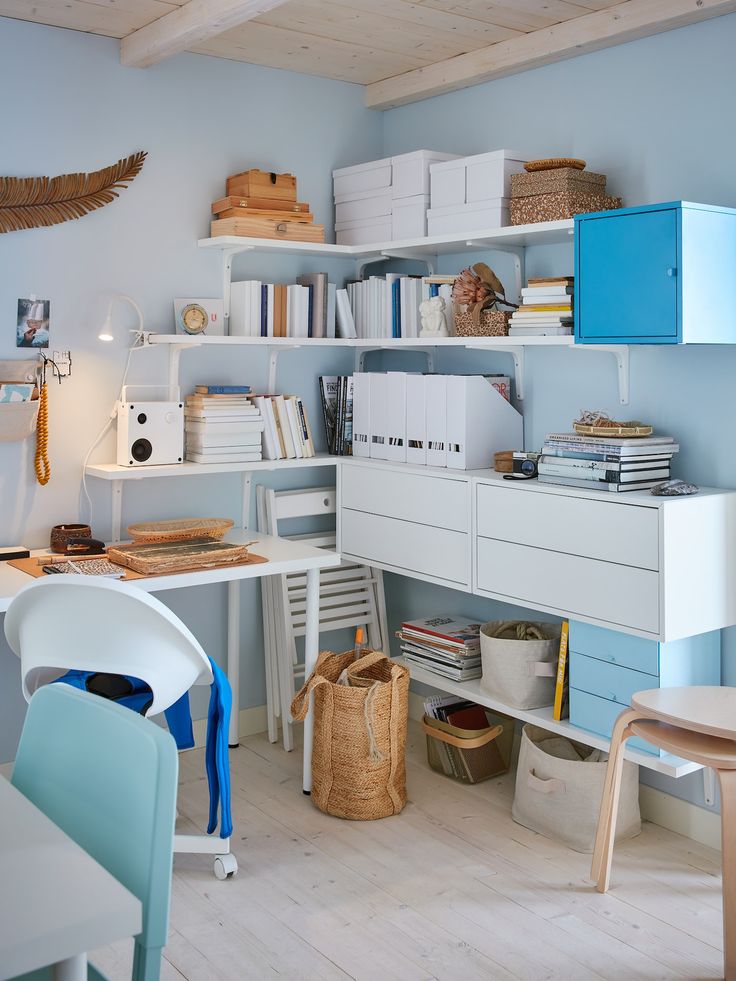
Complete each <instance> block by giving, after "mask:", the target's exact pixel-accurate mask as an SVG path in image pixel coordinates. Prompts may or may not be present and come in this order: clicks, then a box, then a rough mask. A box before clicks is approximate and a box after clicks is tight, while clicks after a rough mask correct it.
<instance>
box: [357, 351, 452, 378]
mask: <svg viewBox="0 0 736 981" xmlns="http://www.w3.org/2000/svg"><path fill="white" fill-rule="evenodd" d="M388 350H391V349H390V348H388V347H381V346H380V345H377V346H376V347H359V348H356V349H355V371H365V356H366V354H371V353H372V352H373V351H388ZM400 350H401V352H402V353H404V354H406V353H407V352H408V353H414V352H417V353H419V354H423V355H424V356H425V358H426V359H427V371H428V372H430V374H431V373H432V372H433V371H434V353H435V352H434V348H433V347H404V348H401V349H400Z"/></svg>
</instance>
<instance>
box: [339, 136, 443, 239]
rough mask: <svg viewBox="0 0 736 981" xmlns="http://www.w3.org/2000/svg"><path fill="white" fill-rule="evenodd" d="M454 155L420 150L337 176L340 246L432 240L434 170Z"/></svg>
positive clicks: (361, 166)
mask: <svg viewBox="0 0 736 981" xmlns="http://www.w3.org/2000/svg"><path fill="white" fill-rule="evenodd" d="M451 159H454V155H453V154H450V153H440V152H438V151H436V150H415V151H413V152H412V153H401V154H398V155H397V156H395V157H384V158H383V159H382V160H371V161H369V162H368V163H364V164H357V165H356V166H354V167H341V168H340V169H339V170H333V172H332V178H333V186H334V193H335V238H336V241H337V244H338V245H367V244H372V243H374V242H376V243H379V242H388V241H392V240H397V239H414V238H423V237H424V236H425V235H426V234H427V207H428V206H429V168H430V166H431V165H432V164H434V163H436V162H439V161H444V160H451Z"/></svg>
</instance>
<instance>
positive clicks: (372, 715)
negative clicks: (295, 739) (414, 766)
mask: <svg viewBox="0 0 736 981" xmlns="http://www.w3.org/2000/svg"><path fill="white" fill-rule="evenodd" d="M344 670H346V672H347V679H348V684H347V685H344V684H342V685H339V684H337V680H338V678H339V677H340V675H341V674H342V672H343V671H344ZM312 692H314V744H313V748H312V801H313V802H314V804H315V805H316V806H317V807H318V808H319V809H320V810H321V811H324V812H325V813H326V814H333V815H335V817H341V818H349V819H350V820H352V821H372V820H374V819H376V818H382V817H389V816H390V815H391V814H398V813H399V812H400V811H401V810H402V809H403V807H404V805H405V804H406V759H405V747H406V726H407V719H408V715H409V671H408V670H407V669H406V668H405V667H403V666H401V665H399V664H395V663H394V662H393V661H391V660H389V658H387V657H386V655H385V654H382V653H381V652H380V651H370V652H368V653H366V654H364V655H363V656H362V657H360V658H359V659H358V660H357V661H356V660H354V653H353V651H346V652H345V653H344V654H334V653H333V652H332V651H323V652H322V653H321V654H320V655H319V657H318V658H317V665H316V667H315V669H314V671H313V672H312V674H311V675H310V677H309V678H308V679H307V681H306V682H305V683H304V686H303V687H302V689H301V691H299V692H298V694H297V695H296V696H295V698H294V701H293V702H292V703H291V714H292V716H293V718H294V719H297V720H301V719H303V718H304V717H305V715H306V714H307V710H308V708H309V696H310V694H311V693H312Z"/></svg>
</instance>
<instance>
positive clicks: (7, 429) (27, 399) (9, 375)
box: [0, 360, 39, 443]
mask: <svg viewBox="0 0 736 981" xmlns="http://www.w3.org/2000/svg"><path fill="white" fill-rule="evenodd" d="M38 406H39V401H38V361H35V360H34V361H0V443H10V442H15V441H18V440H22V439H27V438H28V437H29V436H32V435H33V433H34V432H35V431H36V425H37V421H38Z"/></svg>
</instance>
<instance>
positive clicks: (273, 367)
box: [267, 344, 301, 395]
mask: <svg viewBox="0 0 736 981" xmlns="http://www.w3.org/2000/svg"><path fill="white" fill-rule="evenodd" d="M298 347H301V344H284V345H282V346H281V347H271V346H269V348H268V387H267V391H268V394H269V395H273V394H274V393H275V392H276V375H277V372H278V366H279V354H280V353H281V352H282V351H293V350H294V349H295V348H298Z"/></svg>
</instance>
